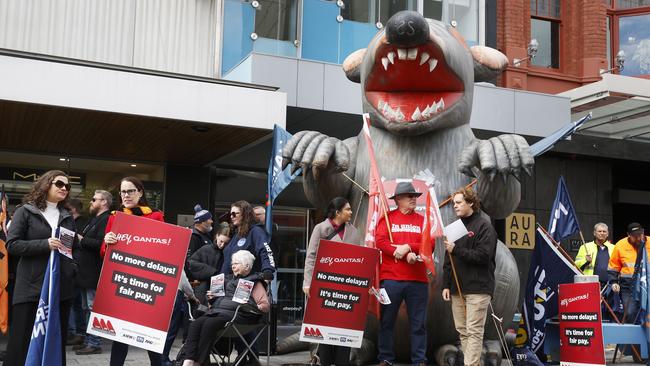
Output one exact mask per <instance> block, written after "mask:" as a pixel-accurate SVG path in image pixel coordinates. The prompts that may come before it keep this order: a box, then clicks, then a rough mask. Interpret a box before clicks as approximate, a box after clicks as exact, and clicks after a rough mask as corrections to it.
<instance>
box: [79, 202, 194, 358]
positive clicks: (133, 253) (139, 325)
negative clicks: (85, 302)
mask: <svg viewBox="0 0 650 366" xmlns="http://www.w3.org/2000/svg"><path fill="white" fill-rule="evenodd" d="M115 215H116V216H115V221H114V223H113V227H112V231H113V232H114V233H116V234H117V240H118V241H117V243H116V244H115V245H109V246H108V248H107V251H106V254H105V255H104V264H103V267H102V272H101V275H100V278H99V284H98V285H97V294H96V297H95V303H94V304H93V311H92V313H91V315H90V320H89V322H88V329H87V331H88V333H91V334H94V335H98V336H101V337H104V338H108V339H111V340H114V341H118V342H122V343H127V344H130V345H133V346H136V347H140V348H144V349H147V350H151V351H155V352H158V353H162V351H163V348H164V346H165V339H166V337H167V329H168V327H169V321H170V318H171V313H172V309H173V307H174V302H175V299H176V292H177V290H178V283H179V281H180V278H181V271H182V270H183V265H184V262H185V254H186V253H187V246H188V244H189V241H190V235H191V233H192V232H191V231H190V230H189V229H187V228H182V227H179V226H176V225H170V224H166V223H164V222H161V221H156V220H151V219H147V218H143V217H139V216H134V215H126V214H123V213H121V212H117V213H116V214H115Z"/></svg>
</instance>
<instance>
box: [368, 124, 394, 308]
mask: <svg viewBox="0 0 650 366" xmlns="http://www.w3.org/2000/svg"><path fill="white" fill-rule="evenodd" d="M363 135H364V137H365V138H366V145H367V146H368V157H369V159H370V176H369V181H368V196H369V197H368V217H367V219H366V236H365V239H364V244H365V246H366V247H369V248H376V247H377V245H376V243H375V234H376V232H377V224H378V223H379V219H380V218H381V217H382V216H384V215H385V214H386V210H387V209H388V207H389V206H388V200H387V199H386V194H385V193H384V184H383V182H382V181H381V175H379V169H378V168H377V161H376V160H375V149H374V148H373V146H372V139H371V138H370V115H369V114H368V113H364V114H363ZM386 219H388V218H387V217H386ZM386 223H387V224H388V225H390V224H389V223H388V221H386ZM388 232H389V234H390V226H389V228H388ZM378 266H379V265H378ZM373 286H374V287H375V289H379V268H377V270H376V271H375V279H374V284H373ZM368 308H369V309H368V310H369V311H370V313H372V314H373V315H375V316H376V317H377V318H379V302H378V301H377V298H376V297H375V296H371V297H370V301H369V302H368Z"/></svg>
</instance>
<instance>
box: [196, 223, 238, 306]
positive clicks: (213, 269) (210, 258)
mask: <svg viewBox="0 0 650 366" xmlns="http://www.w3.org/2000/svg"><path fill="white" fill-rule="evenodd" d="M229 241H230V225H228V223H227V222H223V223H221V224H220V225H219V227H218V228H217V234H216V235H215V239H214V244H213V245H204V246H202V247H201V248H199V250H197V251H196V252H194V254H192V256H191V257H190V258H189V259H188V260H187V271H188V273H189V274H190V276H192V278H194V279H195V280H198V281H200V284H199V285H198V286H197V287H196V289H194V293H195V294H196V297H197V298H198V299H199V301H200V302H201V304H207V302H206V298H205V294H206V292H207V291H208V290H209V289H210V278H212V276H214V275H218V274H219V273H220V271H221V265H222V264H223V248H224V247H225V246H226V245H227V244H228V242H229Z"/></svg>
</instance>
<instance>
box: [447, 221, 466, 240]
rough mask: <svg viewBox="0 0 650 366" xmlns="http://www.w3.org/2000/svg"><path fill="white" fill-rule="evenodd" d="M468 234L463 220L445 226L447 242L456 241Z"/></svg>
mask: <svg viewBox="0 0 650 366" xmlns="http://www.w3.org/2000/svg"><path fill="white" fill-rule="evenodd" d="M467 234H468V233H467V228H466V227H465V224H463V221H462V220H461V219H458V220H456V221H454V222H452V223H451V224H449V225H447V226H445V236H447V241H450V242H453V241H456V240H458V239H460V238H462V237H463V236H465V235H467Z"/></svg>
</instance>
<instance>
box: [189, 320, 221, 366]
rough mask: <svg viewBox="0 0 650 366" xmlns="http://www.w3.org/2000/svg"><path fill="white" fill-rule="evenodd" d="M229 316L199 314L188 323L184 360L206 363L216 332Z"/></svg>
mask: <svg viewBox="0 0 650 366" xmlns="http://www.w3.org/2000/svg"><path fill="white" fill-rule="evenodd" d="M230 319H231V318H230V317H224V316H219V315H216V316H201V317H199V318H198V319H196V320H194V321H193V322H192V324H190V329H189V330H188V332H187V340H185V344H184V345H183V348H184V350H183V351H184V352H183V354H184V356H185V359H186V360H193V361H196V362H198V363H200V364H201V365H208V364H209V362H208V361H209V360H210V350H211V349H212V345H213V344H214V341H215V340H216V339H217V332H218V331H219V330H221V329H223V328H224V327H225V326H226V323H227V322H228V321H229V320H230Z"/></svg>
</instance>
